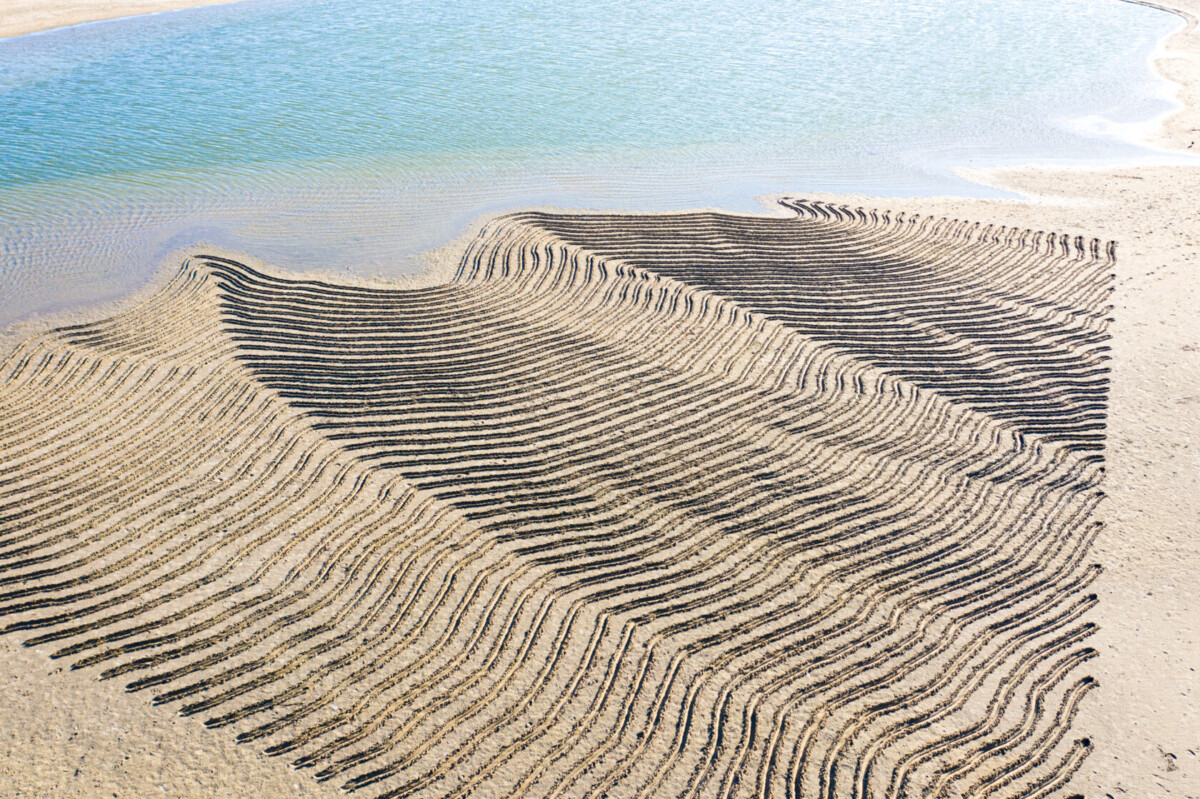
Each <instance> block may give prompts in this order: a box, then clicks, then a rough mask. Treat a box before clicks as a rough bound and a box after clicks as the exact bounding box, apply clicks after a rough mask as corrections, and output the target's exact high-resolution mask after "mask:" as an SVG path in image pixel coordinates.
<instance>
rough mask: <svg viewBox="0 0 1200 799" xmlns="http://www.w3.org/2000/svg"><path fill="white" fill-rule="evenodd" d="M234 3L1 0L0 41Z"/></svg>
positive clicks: (210, 0)
mask: <svg viewBox="0 0 1200 799" xmlns="http://www.w3.org/2000/svg"><path fill="white" fill-rule="evenodd" d="M236 2H245V0H121V1H120V2H113V0H4V2H3V4H2V5H0V38H4V37H6V36H23V35H25V34H27V33H36V32H37V31H44V30H49V29H51V28H62V27H65V26H67V25H79V24H80V23H83V22H99V21H100V20H106V19H118V18H120V17H132V16H137V15H139V14H153V13H156V12H159V11H175V10H177V9H180V8H193V7H195V6H212V5H219V4H222V3H236Z"/></svg>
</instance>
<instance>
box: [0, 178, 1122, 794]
mask: <svg viewBox="0 0 1200 799" xmlns="http://www.w3.org/2000/svg"><path fill="white" fill-rule="evenodd" d="M788 205H789V207H790V208H791V209H792V211H793V212H794V213H795V216H794V217H793V218H775V219H766V218H763V219H755V218H752V217H745V216H737V215H722V214H717V213H703V214H680V215H669V214H668V215H649V216H646V217H640V218H639V217H637V216H636V215H620V216H612V215H600V214H557V215H556V214H546V213H523V214H515V215H509V216H505V217H500V218H498V219H495V220H491V221H489V222H488V223H487V224H485V225H484V228H483V229H482V230H481V231H480V233H479V235H478V237H477V238H476V239H475V240H474V241H473V242H472V243H471V244H470V245H469V246H468V247H467V249H466V252H465V254H464V255H463V258H462V260H461V263H460V266H459V270H458V274H457V277H456V279H455V280H454V281H453V282H451V283H448V284H444V285H435V286H428V287H425V288H414V289H388V288H382V287H372V286H363V285H345V284H339V283H336V282H333V281H330V280H315V279H311V278H304V277H295V276H291V277H289V276H284V275H283V274H282V273H279V272H276V271H274V270H267V269H255V268H253V267H251V266H248V265H246V264H244V263H241V262H239V261H238V260H236V259H233V258H229V257H225V256H223V255H215V254H209V253H196V254H194V255H193V256H191V257H190V258H188V259H187V261H186V262H185V263H184V265H183V266H182V268H181V269H180V271H179V272H178V274H177V275H176V276H175V277H174V279H172V280H171V281H170V282H169V283H168V284H167V285H166V286H165V287H163V288H162V289H161V290H160V291H159V292H158V293H157V294H156V295H155V296H154V297H152V298H150V299H147V300H145V301H143V302H142V303H140V304H138V305H135V306H134V307H132V308H130V309H128V310H126V311H125V312H123V313H122V314H120V315H118V316H115V317H113V318H111V319H109V320H105V321H101V322H95V323H88V324H79V325H71V326H68V327H64V328H59V329H57V330H54V331H51V332H48V333H45V334H42V335H39V336H35V337H34V338H31V339H29V340H28V341H26V342H25V343H24V344H22V345H20V346H19V347H18V348H17V349H16V350H14V351H13V353H12V354H11V355H10V356H9V357H8V359H7V360H6V361H5V362H4V364H3V366H2V367H0V369H2V373H3V375H4V383H3V387H2V388H0V403H3V405H4V407H5V413H4V414H3V416H2V417H0V418H3V419H4V424H3V428H2V431H0V435H3V439H2V443H0V447H3V451H4V452H5V458H6V463H7V464H9V466H8V468H7V469H6V477H5V479H4V481H3V486H2V487H0V490H2V491H3V497H2V498H0V504H2V507H3V508H5V509H6V512H4V513H3V514H0V564H2V565H3V568H2V569H0V617H3V619H4V625H5V626H4V628H3V629H4V630H5V631H6V632H8V633H9V634H15V635H18V636H20V637H21V638H22V639H23V640H25V641H27V642H28V643H30V644H32V645H34V646H37V647H40V648H45V649H49V650H50V651H52V652H53V653H54V656H55V657H56V658H62V659H65V660H66V661H67V662H70V663H72V665H73V666H74V667H76V668H81V669H84V670H87V671H89V672H91V673H94V674H96V675H97V676H100V677H102V678H105V679H117V680H120V681H122V682H124V683H126V684H127V685H128V689H129V690H131V691H134V692H145V693H147V694H149V695H151V696H153V697H154V701H155V702H156V703H157V704H163V705H167V706H169V707H170V708H174V709H178V710H179V711H181V712H183V713H184V714H185V715H190V716H197V717H200V718H203V719H204V720H205V723H206V724H207V725H208V726H210V727H213V728H218V732H216V733H213V734H216V735H230V734H236V736H237V738H238V740H239V741H243V742H245V743H248V744H253V745H254V746H256V747H259V748H265V749H266V751H268V752H269V753H271V754H274V755H277V756H280V757H285V758H286V759H288V760H290V761H292V762H293V763H295V764H297V765H300V766H304V767H311V769H312V771H311V772H309V773H315V775H316V776H317V777H318V779H322V780H333V781H336V783H337V784H340V785H343V786H344V787H346V788H348V789H352V790H356V789H362V790H365V791H367V793H368V795H373V796H389V797H391V796H409V795H422V796H435V795H436V796H443V795H445V796H449V795H455V796H457V795H470V794H477V795H493V796H500V795H504V796H509V795H529V796H560V795H601V794H603V793H609V794H612V795H622V796H635V795H644V796H660V795H702V796H709V795H733V796H736V795H744V794H747V793H755V794H758V793H761V792H763V791H769V792H771V793H772V794H778V795H797V794H802V795H805V796H808V795H815V796H821V795H824V796H851V795H863V794H864V792H866V793H869V794H870V795H888V796H906V795H911V794H912V793H913V792H918V791H928V792H929V795H944V796H954V795H960V794H969V795H991V796H1034V795H1046V794H1049V793H1052V792H1054V791H1056V790H1058V789H1059V788H1061V786H1062V785H1063V784H1064V783H1065V782H1066V780H1068V779H1069V778H1070V776H1071V775H1072V774H1073V773H1074V772H1075V771H1076V770H1077V769H1078V768H1079V766H1080V765H1081V763H1082V762H1083V761H1084V759H1085V758H1086V757H1087V755H1088V753H1089V752H1090V751H1091V749H1092V744H1091V742H1090V741H1089V740H1088V739H1087V738H1086V737H1083V736H1080V735H1079V734H1078V733H1076V732H1074V730H1073V728H1072V719H1073V718H1074V717H1075V715H1076V714H1077V713H1078V711H1079V708H1080V707H1081V706H1082V705H1084V704H1086V697H1087V696H1088V695H1089V694H1090V693H1092V691H1093V689H1094V687H1095V684H1096V682H1095V680H1094V679H1093V678H1092V677H1090V676H1089V674H1088V672H1087V668H1088V666H1087V664H1088V663H1090V662H1091V661H1092V658H1093V657H1094V656H1095V654H1096V653H1095V650H1094V649H1092V648H1091V647H1090V646H1089V645H1088V643H1087V640H1088V638H1089V637H1090V636H1091V635H1092V631H1093V626H1094V625H1093V624H1092V623H1091V622H1089V621H1088V614H1089V612H1090V610H1091V608H1092V607H1093V606H1094V604H1095V602H1096V597H1095V594H1094V593H1093V592H1091V591H1090V589H1089V587H1088V586H1089V584H1090V583H1091V582H1092V581H1093V580H1094V579H1095V578H1096V576H1097V575H1098V574H1099V570H1098V569H1097V568H1096V566H1095V565H1094V564H1093V563H1092V562H1091V561H1090V559H1089V558H1088V554H1087V553H1088V547H1089V544H1090V542H1091V541H1092V540H1093V539H1094V537H1095V536H1096V535H1097V534H1098V532H1099V526H1098V524H1097V523H1096V522H1095V520H1094V519H1093V518H1092V514H1093V510H1094V508H1095V506H1096V504H1097V503H1098V502H1099V500H1100V497H1101V493H1100V491H1099V489H1098V485H1099V482H1100V480H1101V478H1102V475H1103V471H1104V463H1103V450H1102V444H1103V419H1104V413H1105V404H1106V400H1107V394H1106V392H1107V386H1106V378H1105V375H1106V373H1107V368H1108V367H1107V357H1108V356H1107V332H1106V327H1107V324H1108V318H1107V313H1108V308H1107V305H1106V303H1107V298H1108V294H1109V291H1110V289H1111V277H1112V269H1113V263H1114V262H1113V258H1114V250H1113V248H1112V247H1111V245H1107V244H1104V243H1102V242H1099V241H1094V240H1084V239H1080V238H1077V237H1064V236H1060V235H1056V234H1039V233H1036V232H1034V231H1027V230H1016V229H1008V228H997V227H987V226H979V225H974V224H968V223H964V222H959V221H954V220H948V219H937V218H931V217H916V216H911V215H895V216H892V215H888V214H883V213H878V212H873V211H869V210H862V209H855V208H851V207H847V206H838V205H831V204H825V203H816V202H807V201H803V200H795V201H791V202H789V204H788ZM1030 269H1036V270H1037V273H1038V274H1039V275H1041V279H1040V281H1037V282H1033V283H1030V282H1029V281H1027V280H1025V279H1024V278H1023V275H1024V274H1026V273H1027V271H1028V270H1030ZM935 283H936V284H938V285H952V286H954V289H955V290H954V291H953V292H951V293H947V292H945V291H944V290H943V291H940V292H934V291H932V290H931V288H930V287H931V286H933V285H934V284H935ZM830 287H834V288H832V289H831V288H830ZM831 308H833V309H834V310H832V311H831ZM814 319H816V322H814V321H813V320H814ZM164 320H169V321H167V323H165V324H164ZM818 328H819V330H818ZM815 333H819V335H815ZM913 353H918V354H919V357H917V358H916V359H915V360H914V356H913ZM928 360H932V361H934V362H937V363H938V364H939V368H938V369H936V370H933V371H922V370H921V369H919V368H918V367H917V365H916V364H917V362H920V361H928ZM955 370H957V372H956V371H955ZM947 374H954V375H955V377H954V379H947V378H946V377H945V375H947ZM964 375H977V376H980V379H981V380H982V376H983V375H989V376H990V377H989V378H988V379H989V380H990V382H987V381H984V382H983V383H981V385H984V388H985V390H971V389H970V386H969V385H968V386H967V388H968V390H967V391H966V392H965V393H963V392H962V391H956V388H955V387H956V386H957V387H959V389H961V388H962V387H963V385H964V384H969V383H970V382H971V380H970V379H964V377H963V376H964ZM63 431H69V432H67V433H64V432H63Z"/></svg>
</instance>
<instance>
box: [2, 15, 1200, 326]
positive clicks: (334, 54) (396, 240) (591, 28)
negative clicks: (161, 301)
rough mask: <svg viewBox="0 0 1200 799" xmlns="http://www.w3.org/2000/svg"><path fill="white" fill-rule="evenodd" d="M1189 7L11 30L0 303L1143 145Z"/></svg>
mask: <svg viewBox="0 0 1200 799" xmlns="http://www.w3.org/2000/svg"><path fill="white" fill-rule="evenodd" d="M1178 25H1179V22H1178V20H1176V19H1175V18H1173V17H1171V16H1169V15H1167V14H1164V13H1161V12H1158V11H1155V10H1153V9H1149V8H1146V7H1142V6H1139V5H1134V4H1130V3H1124V2H1118V1H1117V0H973V2H970V3H956V2H946V1H945V0H913V1H912V2H882V1H881V0H853V1H851V0H830V1H828V2H822V3H808V2H797V1H796V0H789V1H788V2H776V1H775V0H738V2H732V3H731V2H727V1H726V2H716V1H710V0H699V1H697V0H689V1H688V2H683V0H624V2H620V3H600V2H593V1H591V0H589V1H588V2H584V1H583V0H555V2H547V1H546V0H540V1H536V0H535V1H534V2H514V1H513V0H493V2H488V3H428V2H415V1H413V0H356V2H354V3H346V2H341V0H251V1H250V2H243V3H236V4H232V5H223V6H213V7H206V8H197V9H189V10H186V11H180V12H172V13H168V14H158V15H151V16H146V17H139V18H131V19H127V20H119V21H113V22H106V23H95V24H89V25H83V26H77V27H74V28H69V29H63V30H58V31H51V32H47V33H43V34H36V35H31V36H24V37H18V38H15V39H10V40H4V41H0V240H2V241H0V324H3V323H5V322H8V321H12V320H14V319H18V318H21V317H24V316H27V315H29V314H31V313H34V312H41V311H47V310H53V309H56V308H61V307H66V306H70V305H73V304H78V303H81V302H87V301H94V300H97V299H108V298H111V297H113V296H118V295H119V294H121V293H122V292H125V291H128V290H129V289H130V288H131V287H133V286H136V285H137V284H138V283H140V282H141V281H144V280H145V279H146V277H147V276H148V275H149V274H151V272H152V271H153V270H154V269H155V268H156V267H157V266H158V261H159V260H160V259H161V258H162V256H163V255H164V254H165V253H166V252H167V251H169V250H170V249H172V248H174V247H177V246H182V245H186V244H189V243H191V242H192V241H198V240H204V241H207V242H211V243H216V244H222V245H227V246H232V247H235V248H238V249H243V250H246V251H248V252H251V253H253V254H255V255H259V256H261V257H264V258H265V259H267V260H272V261H275V262H279V263H282V264H283V265H290V266H295V267H298V268H312V267H323V268H327V269H334V270H348V271H352V272H358V273H375V272H378V273H384V274H397V273H400V272H403V271H405V270H411V269H412V268H413V260H412V258H411V256H412V255H413V254H415V253H417V252H420V251H421V250H424V249H427V248H429V247H431V246H435V245H437V244H439V243H441V242H444V241H445V240H447V239H449V238H451V237H452V236H453V235H454V234H455V233H457V232H458V230H459V229H460V228H461V227H462V226H463V225H464V224H465V223H466V221H467V220H468V219H470V218H471V217H473V216H475V215H477V214H479V213H481V212H485V211H491V210H498V209H503V208H513V207H519V206H522V205H530V204H556V205H564V206H570V207H592V208H624V209H628V210H664V209H670V208H689V207H697V206H719V207H724V208H730V209H734V210H753V209H754V208H755V207H756V204H755V201H754V198H755V197H756V196H757V195H760V194H763V193H768V192H774V191H779V190H798V191H805V190H808V191H813V190H818V191H861V192H871V193H887V194H910V195H911V194H932V193H961V194H980V193H986V192H987V190H985V189H982V188H980V187H977V186H973V185H972V184H968V183H965V182H963V181H960V180H958V179H957V178H955V177H954V176H953V174H952V173H951V171H950V170H951V168H952V167H954V166H958V165H966V164H973V163H974V164H991V163H1006V162H1018V161H1032V160H1040V161H1045V160H1064V159H1069V160H1072V161H1079V162H1088V161H1091V162H1095V161H1097V160H1105V159H1109V160H1111V159H1114V158H1128V157H1132V156H1133V155H1135V154H1136V153H1137V152H1138V150H1137V148H1136V147H1134V146H1133V145H1131V144H1129V143H1127V142H1122V141H1118V140H1115V139H1107V138H1103V137H1098V136H1091V135H1086V134H1085V133H1083V132H1080V131H1078V130H1076V129H1075V127H1074V126H1073V122H1074V121H1075V120H1079V119H1082V118H1085V117H1093V118H1095V117H1099V118H1104V119H1108V120H1112V121H1117V122H1125V121H1133V120H1139V119H1146V118H1149V117H1151V116H1153V115H1155V114H1158V113H1161V112H1162V111H1163V110H1165V109H1166V108H1168V107H1169V105H1168V103H1167V101H1165V100H1164V99H1162V97H1161V87H1162V83H1161V81H1159V80H1158V79H1157V78H1156V77H1155V76H1154V75H1153V73H1152V71H1151V69H1150V67H1149V64H1148V56H1149V54H1150V53H1151V51H1152V50H1153V48H1154V46H1155V44H1156V42H1157V41H1159V40H1160V39H1161V38H1162V37H1163V36H1165V35H1166V34H1168V33H1170V32H1171V31H1172V30H1174V29H1176V28H1177V27H1178Z"/></svg>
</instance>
